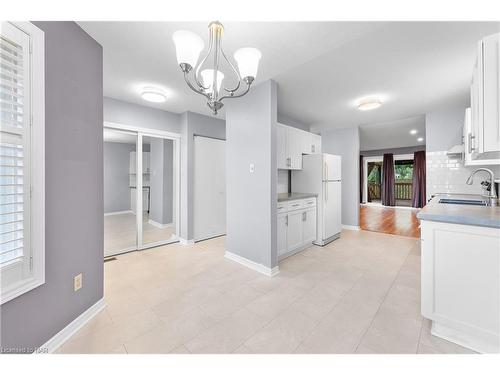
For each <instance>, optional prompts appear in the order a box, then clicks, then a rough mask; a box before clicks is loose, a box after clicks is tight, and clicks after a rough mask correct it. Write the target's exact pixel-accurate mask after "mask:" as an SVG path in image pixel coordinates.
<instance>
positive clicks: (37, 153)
mask: <svg viewBox="0 0 500 375" xmlns="http://www.w3.org/2000/svg"><path fill="white" fill-rule="evenodd" d="M9 23H10V24H11V25H12V26H14V27H16V28H18V29H19V30H21V31H22V32H24V33H26V34H27V35H29V42H30V54H29V59H30V60H29V63H30V68H29V69H30V82H29V91H28V92H29V104H28V105H29V112H28V113H27V114H26V116H29V118H30V119H31V126H30V128H29V130H30V131H31V134H30V142H31V146H30V148H29V151H28V155H29V162H28V165H29V166H30V171H29V178H30V186H29V187H26V188H29V189H30V191H31V198H30V202H29V211H28V212H29V220H30V224H29V250H30V254H29V256H30V257H31V264H32V269H31V271H30V275H29V277H27V278H25V279H23V280H20V282H18V283H16V284H14V285H10V286H8V285H2V288H1V291H0V305H1V304H4V303H5V302H8V301H10V300H12V299H14V298H16V297H18V296H20V295H22V294H24V293H26V292H28V291H30V290H32V289H34V288H36V287H38V286H40V285H43V284H45V34H44V32H43V31H42V30H40V29H39V28H38V27H36V26H35V25H34V24H32V23H31V22H9ZM27 261H28V262H29V261H30V260H29V259H28V260H27Z"/></svg>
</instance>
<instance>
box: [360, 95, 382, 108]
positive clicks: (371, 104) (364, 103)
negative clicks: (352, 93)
mask: <svg viewBox="0 0 500 375" xmlns="http://www.w3.org/2000/svg"><path fill="white" fill-rule="evenodd" d="M381 105H382V102H381V101H380V99H376V98H367V99H362V100H360V102H359V103H358V109H359V110H360V111H369V110H371V109H376V108H378V107H380V106H381Z"/></svg>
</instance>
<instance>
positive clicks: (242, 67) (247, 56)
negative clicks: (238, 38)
mask: <svg viewBox="0 0 500 375" xmlns="http://www.w3.org/2000/svg"><path fill="white" fill-rule="evenodd" d="M261 57H262V54H261V53H260V51H259V50H258V49H257V48H250V47H245V48H240V49H239V50H237V51H236V52H235V53H234V59H235V60H236V63H237V64H238V70H239V71H240V76H241V78H246V77H253V78H255V77H256V76H257V69H258V68H259V60H260V58H261Z"/></svg>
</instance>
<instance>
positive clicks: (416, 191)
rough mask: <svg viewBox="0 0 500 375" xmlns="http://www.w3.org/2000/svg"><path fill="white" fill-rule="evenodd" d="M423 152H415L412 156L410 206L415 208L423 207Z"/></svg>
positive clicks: (424, 194)
mask: <svg viewBox="0 0 500 375" xmlns="http://www.w3.org/2000/svg"><path fill="white" fill-rule="evenodd" d="M425 184H426V181H425V151H417V152H415V153H414V154H413V180H412V186H413V187H412V189H413V191H412V193H413V194H412V201H411V205H412V206H413V207H416V208H422V207H424V206H425V199H426V191H425Z"/></svg>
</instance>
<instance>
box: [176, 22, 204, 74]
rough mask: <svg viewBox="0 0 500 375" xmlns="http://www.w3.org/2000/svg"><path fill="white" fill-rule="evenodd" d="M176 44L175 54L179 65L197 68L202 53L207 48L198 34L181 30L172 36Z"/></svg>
mask: <svg viewBox="0 0 500 375" xmlns="http://www.w3.org/2000/svg"><path fill="white" fill-rule="evenodd" d="M172 39H173V40H174V44H175V53H176V56H177V63H178V64H179V65H180V64H189V65H190V66H191V67H194V66H196V63H197V62H198V58H199V57H200V53H201V51H202V50H203V48H205V43H203V39H201V38H200V37H199V36H198V35H197V34H195V33H193V32H191V31H186V30H179V31H176V32H175V33H174V34H173V35H172Z"/></svg>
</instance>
